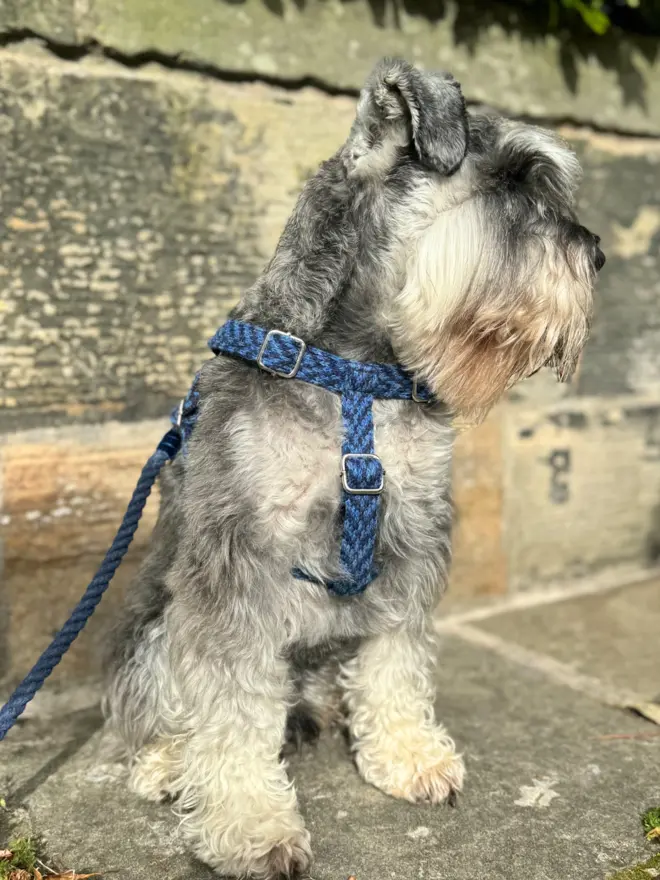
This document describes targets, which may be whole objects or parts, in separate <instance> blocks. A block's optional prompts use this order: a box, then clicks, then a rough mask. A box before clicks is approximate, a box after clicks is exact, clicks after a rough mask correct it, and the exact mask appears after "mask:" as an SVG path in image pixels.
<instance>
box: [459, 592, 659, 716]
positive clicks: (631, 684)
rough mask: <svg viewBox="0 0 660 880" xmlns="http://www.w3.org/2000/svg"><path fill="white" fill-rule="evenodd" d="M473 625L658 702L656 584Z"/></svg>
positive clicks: (547, 606) (496, 618)
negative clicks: (655, 699) (656, 699)
mask: <svg viewBox="0 0 660 880" xmlns="http://www.w3.org/2000/svg"><path fill="white" fill-rule="evenodd" d="M475 625H476V626H478V627H479V628H481V629H483V630H485V631H487V632H489V633H493V634H494V635H497V636H500V637H502V638H504V639H506V640H507V641H511V642H515V643H516V644H519V645H522V646H523V647H525V648H530V649H533V650H536V651H539V652H541V653H543V654H549V655H551V656H552V657H554V658H556V659H557V660H560V661H562V662H564V663H567V664H570V665H571V666H572V667H573V668H574V669H575V671H576V672H579V673H585V674H588V675H592V676H595V677H597V678H600V679H601V680H602V681H604V682H607V683H609V684H611V685H613V686H615V687H618V688H621V689H624V690H630V691H635V692H637V693H639V694H641V695H642V696H645V697H646V698H647V699H654V698H656V697H657V698H658V699H659V700H660V665H659V663H658V656H659V655H660V648H659V646H660V580H657V579H656V580H651V581H647V582H646V583H638V584H634V585H631V586H627V587H622V588H620V589H616V590H611V591H607V592H603V593H600V594H597V595H592V596H583V597H581V598H575V599H572V600H568V601H565V602H558V603H556V604H554V605H544V606H538V607H536V608H527V609H525V610H522V611H514V612H511V613H505V614H498V615H496V616H494V617H492V618H489V619H487V620H483V621H479V622H478V623H476V624H475Z"/></svg>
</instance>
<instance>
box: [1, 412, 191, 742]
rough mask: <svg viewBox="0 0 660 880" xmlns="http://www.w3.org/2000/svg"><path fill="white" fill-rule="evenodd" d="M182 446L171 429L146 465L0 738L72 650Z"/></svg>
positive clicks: (7, 708)
mask: <svg viewBox="0 0 660 880" xmlns="http://www.w3.org/2000/svg"><path fill="white" fill-rule="evenodd" d="M180 446H181V431H180V430H179V429H178V428H171V429H170V430H169V431H168V432H167V434H165V436H164V437H163V439H162V440H161V441H160V443H159V444H158V447H157V448H156V451H155V452H154V453H153V455H152V456H151V457H150V458H149V460H148V461H147V463H146V464H145V466H144V468H143V469H142V473H141V474H140V478H139V480H138V482H137V485H136V487H135V490H134V491H133V495H132V497H131V500H130V502H129V505H128V507H127V509H126V513H125V514H124V518H123V520H122V523H121V526H120V527H119V531H118V532H117V534H116V535H115V539H114V541H113V542H112V544H111V546H110V549H109V550H108V552H107V553H106V555H105V559H104V560H103V562H102V563H101V566H100V568H99V570H98V571H97V572H96V574H95V575H94V578H93V579H92V581H91V582H90V584H89V586H88V587H87V589H86V590H85V593H84V595H83V597H82V599H81V600H80V602H78V604H77V605H76V607H75V608H74V609H73V612H72V613H71V616H70V617H69V619H68V620H67V622H66V623H65V624H64V626H63V627H62V629H61V630H60V631H59V632H58V634H57V635H56V636H55V638H54V639H53V641H52V642H51V644H50V645H49V646H48V647H47V648H46V650H45V651H44V652H43V654H42V655H41V657H39V659H38V660H37V662H36V663H35V664H34V666H33V667H32V669H31V670H30V672H29V673H28V674H27V675H26V676H25V678H24V679H23V681H22V682H21V683H20V684H19V685H18V687H17V688H16V690H15V691H14V693H13V694H12V695H11V697H10V698H9V700H8V701H7V703H6V704H5V705H4V706H3V707H2V709H0V740H3V739H4V738H5V736H6V735H7V733H8V732H9V731H10V730H11V728H12V727H13V726H14V724H15V723H16V721H17V720H18V718H19V717H20V716H21V715H22V714H23V712H24V711H25V707H26V706H27V704H28V703H29V702H30V700H31V699H32V698H33V697H34V695H35V694H36V693H37V691H38V690H39V688H40V687H41V686H42V685H43V683H44V682H45V681H46V679H47V678H48V676H49V675H50V674H51V672H52V671H53V669H55V667H56V666H57V664H58V663H59V662H60V660H61V659H62V657H63V656H64V655H65V654H66V652H67V651H68V650H69V648H70V647H71V645H72V644H73V642H74V641H75V639H76V638H77V637H78V635H79V634H80V633H81V631H82V629H83V627H84V626H85V624H86V623H87V621H88V620H89V618H90V617H91V616H92V614H93V613H94V611H95V609H96V606H97V605H98V604H99V602H100V601H101V599H102V597H103V594H104V593H105V591H106V590H107V589H108V586H109V584H110V581H111V580H112V578H113V576H114V574H115V572H116V571H117V569H118V568H119V564H120V563H121V561H122V559H123V558H124V556H125V555H126V551H127V550H128V548H129V546H130V544H131V541H132V540H133V537H134V536H135V533H136V531H137V527H138V523H139V522H140V517H141V516H142V511H143V510H144V506H145V504H146V503H147V499H148V498H149V495H150V494H151V490H152V488H153V485H154V483H155V482H156V477H157V476H158V474H159V473H160V471H161V469H162V468H163V465H164V464H165V463H166V462H168V461H171V460H172V459H173V458H174V457H175V455H176V454H177V452H178V451H179V448H180Z"/></svg>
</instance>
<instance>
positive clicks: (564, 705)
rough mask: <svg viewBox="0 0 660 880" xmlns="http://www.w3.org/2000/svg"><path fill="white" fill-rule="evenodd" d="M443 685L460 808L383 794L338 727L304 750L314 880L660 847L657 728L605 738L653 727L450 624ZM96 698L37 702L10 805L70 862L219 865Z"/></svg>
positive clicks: (578, 869) (493, 874) (522, 876)
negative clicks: (155, 792) (456, 755)
mask: <svg viewBox="0 0 660 880" xmlns="http://www.w3.org/2000/svg"><path fill="white" fill-rule="evenodd" d="M438 683H439V700H438V710H439V716H440V717H441V718H442V719H443V720H444V721H445V722H446V723H447V725H448V726H449V728H450V730H451V732H452V734H453V735H454V736H455V738H456V740H457V743H458V744H459V747H460V748H461V749H462V750H464V752H465V755H466V761H467V765H468V771H469V775H468V780H467V785H466V790H465V793H464V794H463V795H462V797H461V798H460V799H459V802H458V806H457V807H456V808H453V809H452V808H450V807H440V808H432V807H416V806H413V805H409V804H406V803H403V802H400V801H396V800H394V799H392V798H389V797H386V796H385V795H383V794H381V793H380V792H378V791H376V790H375V789H373V788H371V787H369V786H367V785H365V784H364V783H363V782H362V781H361V780H360V779H359V777H358V776H357V773H356V771H355V769H354V767H353V765H352V763H351V760H350V757H349V754H348V749H347V746H346V743H345V741H344V738H343V737H342V736H341V734H339V733H335V734H331V735H327V736H325V737H324V738H323V740H322V741H321V743H320V744H319V745H318V746H317V747H315V748H313V749H311V748H309V749H305V750H304V752H303V753H302V754H301V755H299V756H297V757H295V758H294V759H293V761H292V773H293V775H294V776H295V779H296V784H297V787H298V791H299V795H300V801H301V807H302V810H303V812H304V814H305V816H306V819H307V823H308V826H309V828H310V830H311V832H312V836H313V843H314V850H315V855H316V861H315V864H314V866H313V868H312V874H311V876H312V877H313V878H314V880H345V878H346V877H348V875H349V874H351V873H352V874H355V875H356V876H357V878H358V880H385V878H393V880H397V878H402V880H418V878H419V880H477V878H482V877H484V878H485V877H488V880H604V878H605V877H607V876H609V875H610V874H612V873H614V871H615V870H617V869H619V868H621V867H624V866H625V865H627V864H631V863H633V862H635V861H638V860H642V859H643V858H648V856H649V855H650V854H652V852H653V847H652V846H651V845H650V844H648V843H646V842H645V841H644V838H643V835H642V832H641V824H640V819H639V816H640V813H641V812H642V811H643V810H644V809H646V808H648V807H649V806H651V805H653V804H654V803H658V802H660V737H656V738H648V739H616V740H612V739H602V738H601V737H603V736H607V735H610V734H613V733H615V734H624V735H633V736H638V735H639V734H646V733H648V732H649V729H651V730H652V729H653V728H652V727H651V725H649V724H648V723H647V722H644V721H642V720H641V719H638V718H635V717H634V716H632V715H629V714H626V713H625V712H618V711H616V710H613V709H610V708H607V707H605V706H602V705H600V704H599V703H597V702H595V701H592V700H589V699H588V698H584V697H582V696H580V695H579V694H577V693H575V692H573V691H571V690H570V689H566V688H562V687H559V686H557V685H555V684H552V683H550V682H548V681H547V680H545V679H544V678H542V677H541V676H539V674H538V673H535V672H533V671H530V670H527V669H524V668H521V667H520V666H518V665H512V664H509V663H508V662H507V661H505V660H503V659H501V658H498V657H494V656H493V655H491V654H490V653H489V652H487V651H484V650H482V649H478V648H475V647H473V646H469V645H466V644H464V643H463V642H461V641H460V640H457V639H453V638H452V639H448V640H447V641H446V644H445V648H444V654H443V660H442V663H441V665H440V668H439V671H438ZM88 697H89V689H88V690H87V691H86V693H85V695H84V698H77V699H78V702H77V705H78V707H79V708H78V709H77V710H76V711H74V712H72V713H70V714H67V713H66V712H62V711H61V712H60V715H59V716H58V715H56V714H53V709H54V707H55V706H56V704H57V701H53V700H51V701H50V703H48V701H46V702H45V703H44V704H43V705H44V706H46V707H48V712H49V713H50V714H48V715H44V714H43V713H42V714H41V715H40V714H37V713H33V717H32V718H31V719H28V720H27V721H26V722H24V724H23V725H22V726H21V728H19V729H17V730H15V731H13V732H12V733H11V734H10V735H9V737H8V738H7V741H6V743H5V744H3V745H2V746H0V749H2V753H1V757H0V768H1V769H0V795H1V796H4V797H6V799H7V802H8V805H9V807H10V813H9V816H10V817H13V820H14V821H18V822H19V824H20V825H21V827H24V828H25V827H28V828H29V829H31V830H32V832H33V833H36V834H38V835H39V836H40V837H41V838H42V840H43V844H44V850H45V852H47V853H48V854H49V856H50V857H51V858H53V859H54V860H56V861H57V862H58V863H59V864H60V865H61V866H64V867H74V868H75V869H76V870H78V871H94V870H100V871H105V872H106V873H107V876H108V877H110V876H115V875H114V874H111V873H110V872H111V871H112V872H117V874H116V876H121V877H122V878H127V880H133V878H135V880H156V878H158V880H184V878H185V880H206V878H210V877H211V876H212V875H211V874H210V872H209V871H208V870H207V869H206V868H205V867H204V866H202V865H199V864H197V863H195V862H194V861H193V860H191V859H190V858H189V857H188V856H187V855H186V854H185V852H184V849H183V846H182V843H181V841H180V839H179V837H178V835H177V819H176V817H175V816H174V815H173V814H172V812H171V809H170V808H169V807H167V806H157V805H152V804H147V803H144V802H141V801H139V800H137V799H136V798H134V797H133V796H132V795H131V794H129V793H128V792H127V790H126V786H125V783H126V773H125V769H124V768H123V766H122V765H121V764H118V763H115V762H114V761H113V760H112V759H108V758H107V754H106V753H105V752H104V751H103V750H102V749H101V750H100V749H99V741H100V734H99V721H100V719H99V715H98V711H97V710H96V709H94V708H93V707H91V708H90V707H89V706H88V705H87V703H88ZM71 698H72V700H73V699H74V698H76V695H75V692H72V693H71ZM66 702H67V701H66V697H63V696H62V695H60V697H59V704H60V706H61V707H64V706H66ZM80 707H82V708H80ZM0 830H1V829H0ZM5 833H7V832H6V830H5Z"/></svg>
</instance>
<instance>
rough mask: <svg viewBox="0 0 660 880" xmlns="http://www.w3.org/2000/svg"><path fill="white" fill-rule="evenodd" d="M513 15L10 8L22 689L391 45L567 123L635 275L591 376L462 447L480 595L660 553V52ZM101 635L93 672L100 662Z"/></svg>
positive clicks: (514, 105)
mask: <svg viewBox="0 0 660 880" xmlns="http://www.w3.org/2000/svg"><path fill="white" fill-rule="evenodd" d="M465 6H466V4H461V8H462V9H464V7H465ZM486 7H487V10H488V11H487V13H484V12H483V9H482V11H481V12H480V13H479V16H477V11H476V10H475V11H474V15H475V19H474V20H475V21H477V20H478V21H479V28H478V29H477V28H476V27H473V29H472V31H468V32H465V30H461V20H460V16H458V17H457V15H456V10H455V9H454V8H453V7H451V6H450V5H448V6H447V8H446V15H445V16H444V17H438V18H437V20H435V21H433V20H429V16H428V15H427V16H426V17H423V16H421V15H416V14H413V13H411V12H410V10H411V9H414V8H415V4H413V3H409V4H408V5H407V9H408V10H409V11H408V12H407V13H404V12H403V11H401V10H399V13H398V20H395V16H394V13H393V12H392V10H390V8H389V7H388V6H387V4H384V5H383V7H382V9H381V6H379V5H378V4H376V3H375V0H374V2H372V3H371V5H370V4H368V3H367V2H366V0H354V2H351V3H348V2H347V3H342V2H339V0H337V2H332V0H308V2H307V3H306V4H304V5H302V4H295V3H289V2H285V0H268V2H263V3H262V0H246V2H243V3H228V2H225V0H189V2H187V3H185V4H181V3H176V2H174V0H158V2H157V3H156V2H155V0H58V2H52V3H49V4H45V3H42V2H39V0H29V2H25V0H20V2H18V0H0V36H3V39H2V42H3V43H4V48H2V49H0V105H1V113H0V134H1V136H0V156H1V161H2V169H3V173H2V177H1V179H0V199H1V204H2V222H3V224H4V229H3V235H2V238H1V239H0V251H1V258H0V374H1V375H0V378H1V381H0V395H3V398H2V402H1V406H0V478H1V480H2V482H1V484H0V487H1V496H0V497H1V498H2V505H3V509H2V513H1V514H0V516H2V520H1V523H2V534H3V543H4V563H3V568H2V572H1V575H0V576H1V577H2V580H1V581H0V613H3V612H4V613H5V614H6V615H9V619H10V626H9V627H3V628H2V630H0V673H1V672H2V670H3V669H4V670H5V671H6V670H8V669H10V668H11V669H12V670H13V672H15V671H16V670H17V669H18V668H23V667H24V666H25V665H26V664H27V663H28V662H29V661H30V659H31V658H32V657H33V655H34V653H35V652H36V650H37V649H39V648H41V647H42V646H43V644H44V643H45V641H46V640H47V639H48V637H49V635H50V634H51V633H52V631H53V630H54V629H55V628H56V627H57V626H58V624H59V623H60V622H61V621H62V620H63V619H64V617H65V616H66V612H67V609H68V608H69V607H70V605H71V604H73V602H74V601H75V600H76V599H77V597H78V595H79V593H80V592H81V590H82V588H83V587H84V585H85V583H86V582H87V580H88V576H91V574H92V573H93V571H94V567H95V564H96V563H97V561H98V560H99V559H100V556H101V554H102V552H103V550H104V549H105V547H106V546H107V544H108V542H109V540H110V538H111V536H112V534H113V531H114V527H115V525H116V523H117V522H118V519H119V517H120V516H121V513H122V511H123V508H124V506H125V503H126V500H127V498H128V495H129V493H130V490H131V487H132V484H133V482H134V480H135V478H136V475H137V473H138V471H139V467H140V465H141V463H142V462H143V461H144V459H145V458H146V457H147V455H148V454H149V452H150V450H151V449H152V448H153V444H154V442H155V441H156V439H157V437H158V436H159V434H160V433H161V432H162V429H163V425H164V419H163V416H164V414H166V413H167V412H168V411H169V409H170V408H171V406H172V405H173V404H174V403H175V401H176V400H177V399H178V398H179V397H180V395H181V393H182V392H183V391H184V390H185V389H186V387H187V385H188V383H189V380H190V377H191V376H192V375H193V374H194V372H195V370H196V368H197V366H198V365H199V363H200V361H201V360H202V359H203V358H205V357H206V356H207V351H206V348H205V340H206V339H207V337H208V336H209V335H210V334H211V333H212V332H213V330H214V329H215V327H216V326H217V325H218V324H219V323H220V322H221V321H222V318H223V316H224V315H225V314H226V312H227V309H228V308H229V306H230V304H231V303H232V302H234V301H235V299H236V297H237V296H238V295H239V293H240V292H241V291H242V290H243V289H244V288H245V286H246V285H248V284H249V283H250V282H251V281H252V280H253V278H254V277H255V275H256V273H257V272H258V271H259V269H260V267H261V265H262V264H263V263H264V261H265V260H266V259H267V258H268V256H269V254H270V252H271V251H272V249H273V247H274V245H275V242H276V240H277V237H278V234H279V230H280V229H281V227H282V224H283V222H284V220H285V218H286V217H287V215H288V213H289V211H290V209H291V206H292V204H293V201H294V199H295V197H296V195H297V193H298V191H299V189H300V187H301V185H302V183H303V182H304V180H305V179H306V178H307V177H308V175H309V174H310V173H311V171H312V170H313V169H314V168H315V166H316V165H317V164H318V162H319V161H321V160H322V159H324V158H326V157H327V156H328V155H329V154H330V153H332V152H333V150H334V149H335V148H336V147H337V146H338V145H339V143H341V141H342V140H343V139H344V138H345V136H346V133H347V130H348V127H349V125H350V122H351V119H352V116H353V112H354V103H355V94H356V90H357V89H358V87H359V85H360V83H361V81H362V80H363V78H364V76H365V74H366V72H367V71H368V69H369V68H370V66H371V64H372V63H373V61H374V60H375V59H376V58H377V57H378V56H379V55H381V54H384V53H387V52H389V53H396V54H403V55H406V56H407V57H409V58H411V59H413V60H417V61H418V62H419V63H423V64H425V65H427V66H431V65H441V66H443V67H446V68H448V69H451V70H453V71H454V72H455V73H456V75H457V76H458V77H459V78H460V79H461V81H462V83H463V86H464V90H465V93H466V95H467V97H468V99H469V100H470V101H471V102H473V103H483V102H485V103H488V104H489V105H492V106H494V107H496V108H498V109H500V110H502V111H503V112H506V113H509V114H512V115H519V116H524V117H525V118H530V119H533V120H536V121H538V122H540V123H542V124H545V125H550V126H553V127H556V128H559V129H560V131H561V133H562V134H563V135H564V136H565V137H567V138H568V139H569V140H570V141H571V143H572V144H573V145H574V147H575V148H576V150H577V151H578V153H579V155H580V158H581V161H582V163H583V165H584V168H585V180H584V185H583V188H582V194H581V213H582V215H583V216H584V220H585V222H586V223H587V225H588V226H589V227H590V228H592V229H594V230H595V231H598V232H599V233H600V234H601V236H602V238H603V242H604V249H605V251H606V253H607V255H608V263H607V267H606V269H605V271H604V272H603V274H602V277H601V281H600V284H599V293H598V316H597V321H596V326H595V330H594V334H593V338H592V340H591V342H590V344H589V347H588V350H587V352H586V355H585V357H584V359H583V363H582V366H581V370H580V373H579V375H578V377H577V380H576V381H575V382H574V383H573V384H572V385H571V386H559V385H556V384H555V383H554V380H553V379H552V378H551V377H550V376H549V375H538V376H537V377H535V378H534V379H532V380H529V381H528V382H526V383H524V384H523V385H521V386H519V387H518V388H517V389H516V390H515V392H514V393H513V394H512V395H511V397H510V399H509V400H508V401H507V402H506V403H505V404H503V405H502V406H500V407H499V408H498V410H497V411H496V412H494V413H493V414H492V415H491V417H490V418H489V419H488V421H487V422H486V423H485V424H484V425H482V426H481V427H479V428H478V429H476V430H473V431H469V432H466V433H465V434H463V435H462V436H461V437H460V439H459V443H458V454H457V461H456V500H457V508H458V527H457V537H456V561H455V567H454V576H453V585H452V593H453V597H454V599H453V601H468V600H472V599H475V598H480V597H485V596H494V595H495V596H496V595H502V594H504V593H506V592H508V591H515V590H524V589H530V588H537V587H542V586H544V585H547V584H551V583H554V582H556V581H558V580H566V579H571V580H572V579H574V578H578V577H583V576H587V575H589V576H593V575H598V576H607V577H619V576H621V577H622V576H624V575H625V574H627V573H631V572H634V571H637V570H639V569H640V568H643V567H645V566H647V565H649V564H652V563H654V562H655V561H656V557H657V556H658V553H659V552H660V463H659V459H660V317H658V316H659V315H660V311H659V309H658V305H659V304H660V277H659V273H658V253H659V248H660V65H659V64H658V62H657V61H656V60H655V58H656V49H655V46H654V45H653V44H649V43H644V42H643V41H638V42H637V43H634V44H633V43H630V42H624V41H619V42H618V43H617V42H616V41H613V42H611V41H605V42H602V43H598V44H596V43H594V44H589V45H586V46H584V47H582V49H581V50H580V51H579V52H577V51H575V52H573V55H571V54H570V52H568V50H567V48H566V46H564V45H563V44H562V43H561V42H560V41H558V40H555V39H554V38H543V39H541V38H540V37H538V36H534V35H533V34H531V33H530V32H528V31H527V30H525V27H523V26H522V25H521V24H520V23H518V26H517V27H515V28H514V27H513V25H514V24H515V23H514V22H512V21H511V20H510V17H508V14H504V13H502V11H501V10H500V9H499V7H496V6H495V5H494V4H486V5H484V6H483V8H486ZM463 14H464V13H463ZM379 16H380V17H379ZM431 18H433V17H432V16H431ZM475 41H476V42H475ZM567 53H568V54H567ZM155 508H156V505H155V504H153V503H152V504H151V505H150V507H149V510H148V513H147V515H146V518H145V523H144V526H143V527H142V529H141V531H140V534H139V537H138V540H137V542H136V545H135V548H134V551H132V553H133V559H132V562H131V563H129V566H128V568H127V569H126V571H125V573H123V575H122V579H123V582H125V581H126V580H127V578H128V575H129V574H130V571H131V570H132V568H134V567H135V565H136V564H137V562H138V561H139V556H140V553H141V551H142V550H143V548H144V545H145V541H146V540H147V538H148V533H149V527H150V525H151V524H152V523H153V519H154V515H155ZM120 592H121V584H120V585H119V586H118V588H117V589H113V590H112V591H111V592H110V594H109V596H108V598H107V599H106V600H104V603H103V606H104V608H103V610H102V611H101V612H100V615H101V616H100V617H99V618H98V619H97V620H95V621H94V624H93V632H94V631H95V632H100V630H101V629H102V628H103V621H104V619H106V618H107V616H108V615H109V614H110V613H111V612H112V606H113V603H115V602H116V601H117V598H118V597H119V595H120ZM93 642H94V639H87V640H86V641H85V642H83V644H82V646H79V647H78V648H77V649H76V652H75V653H74V655H73V657H72V658H71V659H70V660H68V661H67V665H68V667H69V668H70V669H72V670H73V669H76V670H78V671H80V670H84V669H86V668H87V663H88V653H89V651H91V649H92V647H93Z"/></svg>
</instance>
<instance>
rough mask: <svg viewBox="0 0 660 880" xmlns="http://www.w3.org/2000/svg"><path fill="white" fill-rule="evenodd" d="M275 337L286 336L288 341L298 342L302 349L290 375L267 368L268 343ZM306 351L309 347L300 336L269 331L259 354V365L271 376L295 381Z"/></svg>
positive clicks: (281, 331)
mask: <svg viewBox="0 0 660 880" xmlns="http://www.w3.org/2000/svg"><path fill="white" fill-rule="evenodd" d="M274 336H286V338H287V339H292V340H293V341H294V342H296V343H297V344H298V346H299V348H300V350H299V352H298V357H297V358H296V362H295V364H294V365H293V369H292V370H291V372H289V373H283V372H281V370H274V369H273V368H272V367H267V366H266V364H264V354H265V353H266V349H267V348H268V343H269V342H270V341H271V339H272V338H273V337H274ZM306 349H307V345H306V344H305V342H304V341H303V340H302V339H300V338H299V337H298V336H294V335H293V334H292V333H285V332H284V330H269V331H268V333H266V338H265V339H264V341H263V342H262V344H261V348H260V349H259V354H258V355H257V364H258V366H260V367H261V369H262V370H265V371H266V372H267V373H270V374H271V376H280V377H281V378H282V379H294V378H295V376H296V373H297V372H298V370H299V369H300V364H301V363H302V359H303V357H304V355H305V351H306Z"/></svg>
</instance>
